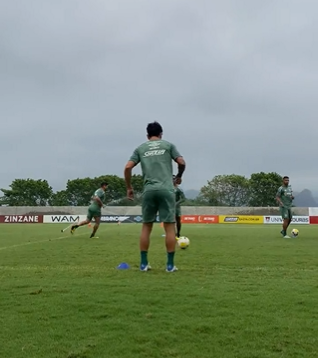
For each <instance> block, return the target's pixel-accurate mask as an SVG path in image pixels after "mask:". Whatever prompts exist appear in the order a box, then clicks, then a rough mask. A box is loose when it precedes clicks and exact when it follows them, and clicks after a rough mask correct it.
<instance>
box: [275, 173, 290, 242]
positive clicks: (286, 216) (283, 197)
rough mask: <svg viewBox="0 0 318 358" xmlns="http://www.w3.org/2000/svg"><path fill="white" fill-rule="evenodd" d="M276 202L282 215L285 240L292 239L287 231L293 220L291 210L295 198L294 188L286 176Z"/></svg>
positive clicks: (282, 232)
mask: <svg viewBox="0 0 318 358" xmlns="http://www.w3.org/2000/svg"><path fill="white" fill-rule="evenodd" d="M276 200H277V201H278V204H279V209H280V213H281V216H282V219H283V230H282V231H281V232H280V233H281V234H282V235H283V236H284V238H285V239H290V237H289V236H288V235H287V229H288V226H289V225H290V223H291V221H292V219H293V215H292V211H291V208H292V205H293V200H294V196H293V190H292V187H291V186H290V185H289V177H288V176H284V178H283V185H282V186H281V187H279V188H278V191H277V194H276Z"/></svg>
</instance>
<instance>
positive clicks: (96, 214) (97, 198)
mask: <svg viewBox="0 0 318 358" xmlns="http://www.w3.org/2000/svg"><path fill="white" fill-rule="evenodd" d="M107 186H108V183H106V182H103V183H101V186H100V188H99V189H97V190H96V191H95V193H94V195H93V197H92V201H91V205H90V206H89V207H88V209H87V219H86V220H84V221H82V222H80V223H79V224H75V225H73V226H72V227H71V233H72V234H74V232H75V230H76V229H77V228H78V227H80V226H84V225H87V224H89V223H90V222H91V221H92V219H93V218H94V220H95V225H94V227H93V232H92V234H91V236H90V238H91V239H98V237H95V235H96V232H97V230H98V228H99V224H100V218H101V216H102V207H103V206H104V203H103V201H104V200H105V191H106V189H107Z"/></svg>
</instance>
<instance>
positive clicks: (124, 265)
mask: <svg viewBox="0 0 318 358" xmlns="http://www.w3.org/2000/svg"><path fill="white" fill-rule="evenodd" d="M117 269H118V270H128V269H129V265H128V264H127V263H126V262H122V263H121V264H119V265H118V266H117Z"/></svg>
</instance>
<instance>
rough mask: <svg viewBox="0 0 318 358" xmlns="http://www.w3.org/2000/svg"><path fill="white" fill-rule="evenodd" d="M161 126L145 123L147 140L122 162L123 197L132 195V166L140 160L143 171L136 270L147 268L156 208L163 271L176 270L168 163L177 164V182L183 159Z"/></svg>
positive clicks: (174, 204)
mask: <svg viewBox="0 0 318 358" xmlns="http://www.w3.org/2000/svg"><path fill="white" fill-rule="evenodd" d="M162 132H163V131H162V127H161V125H160V124H159V123H158V122H153V123H149V124H148V126H147V138H148V141H147V142H145V143H143V144H141V145H140V146H139V147H138V148H136V149H135V151H134V152H133V154H132V156H131V157H130V159H129V161H128V162H127V164H126V167H125V171H124V175H125V181H126V187H127V197H128V199H130V200H133V199H134V192H133V188H132V186H131V175H132V169H133V168H134V167H135V166H136V165H137V164H139V163H140V165H141V170H142V175H143V181H144V186H143V195H142V218H143V224H142V230H141V235H140V257H141V262H140V270H141V271H148V270H149V269H150V268H151V267H150V265H149V263H148V249H149V245H150V234H151V231H152V227H153V223H154V222H156V216H157V212H158V213H159V219H160V221H161V222H162V223H163V225H164V230H165V234H166V250H167V266H166V271H167V272H174V271H177V268H176V266H175V265H174V254H175V245H176V233H175V219H176V199H175V193H174V183H173V178H172V173H173V169H172V163H173V161H175V162H176V163H177V164H178V173H177V175H176V179H175V181H176V183H177V184H181V177H182V174H183V172H184V170H185V161H184V159H183V157H182V156H181V154H180V153H179V152H178V150H177V148H176V146H175V145H174V144H172V143H170V142H168V141H165V140H163V139H162Z"/></svg>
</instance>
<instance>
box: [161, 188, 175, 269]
mask: <svg viewBox="0 0 318 358" xmlns="http://www.w3.org/2000/svg"><path fill="white" fill-rule="evenodd" d="M157 195H158V201H159V209H158V210H159V217H160V221H161V222H163V225H164V229H165V233H166V250H167V268H166V271H167V272H174V271H177V270H178V269H177V267H176V266H175V265H174V255H175V248H176V232H175V223H176V221H175V218H176V206H175V205H176V203H175V194H174V193H173V192H170V191H168V190H165V191H164V190H162V191H161V190H160V191H158V192H157Z"/></svg>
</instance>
